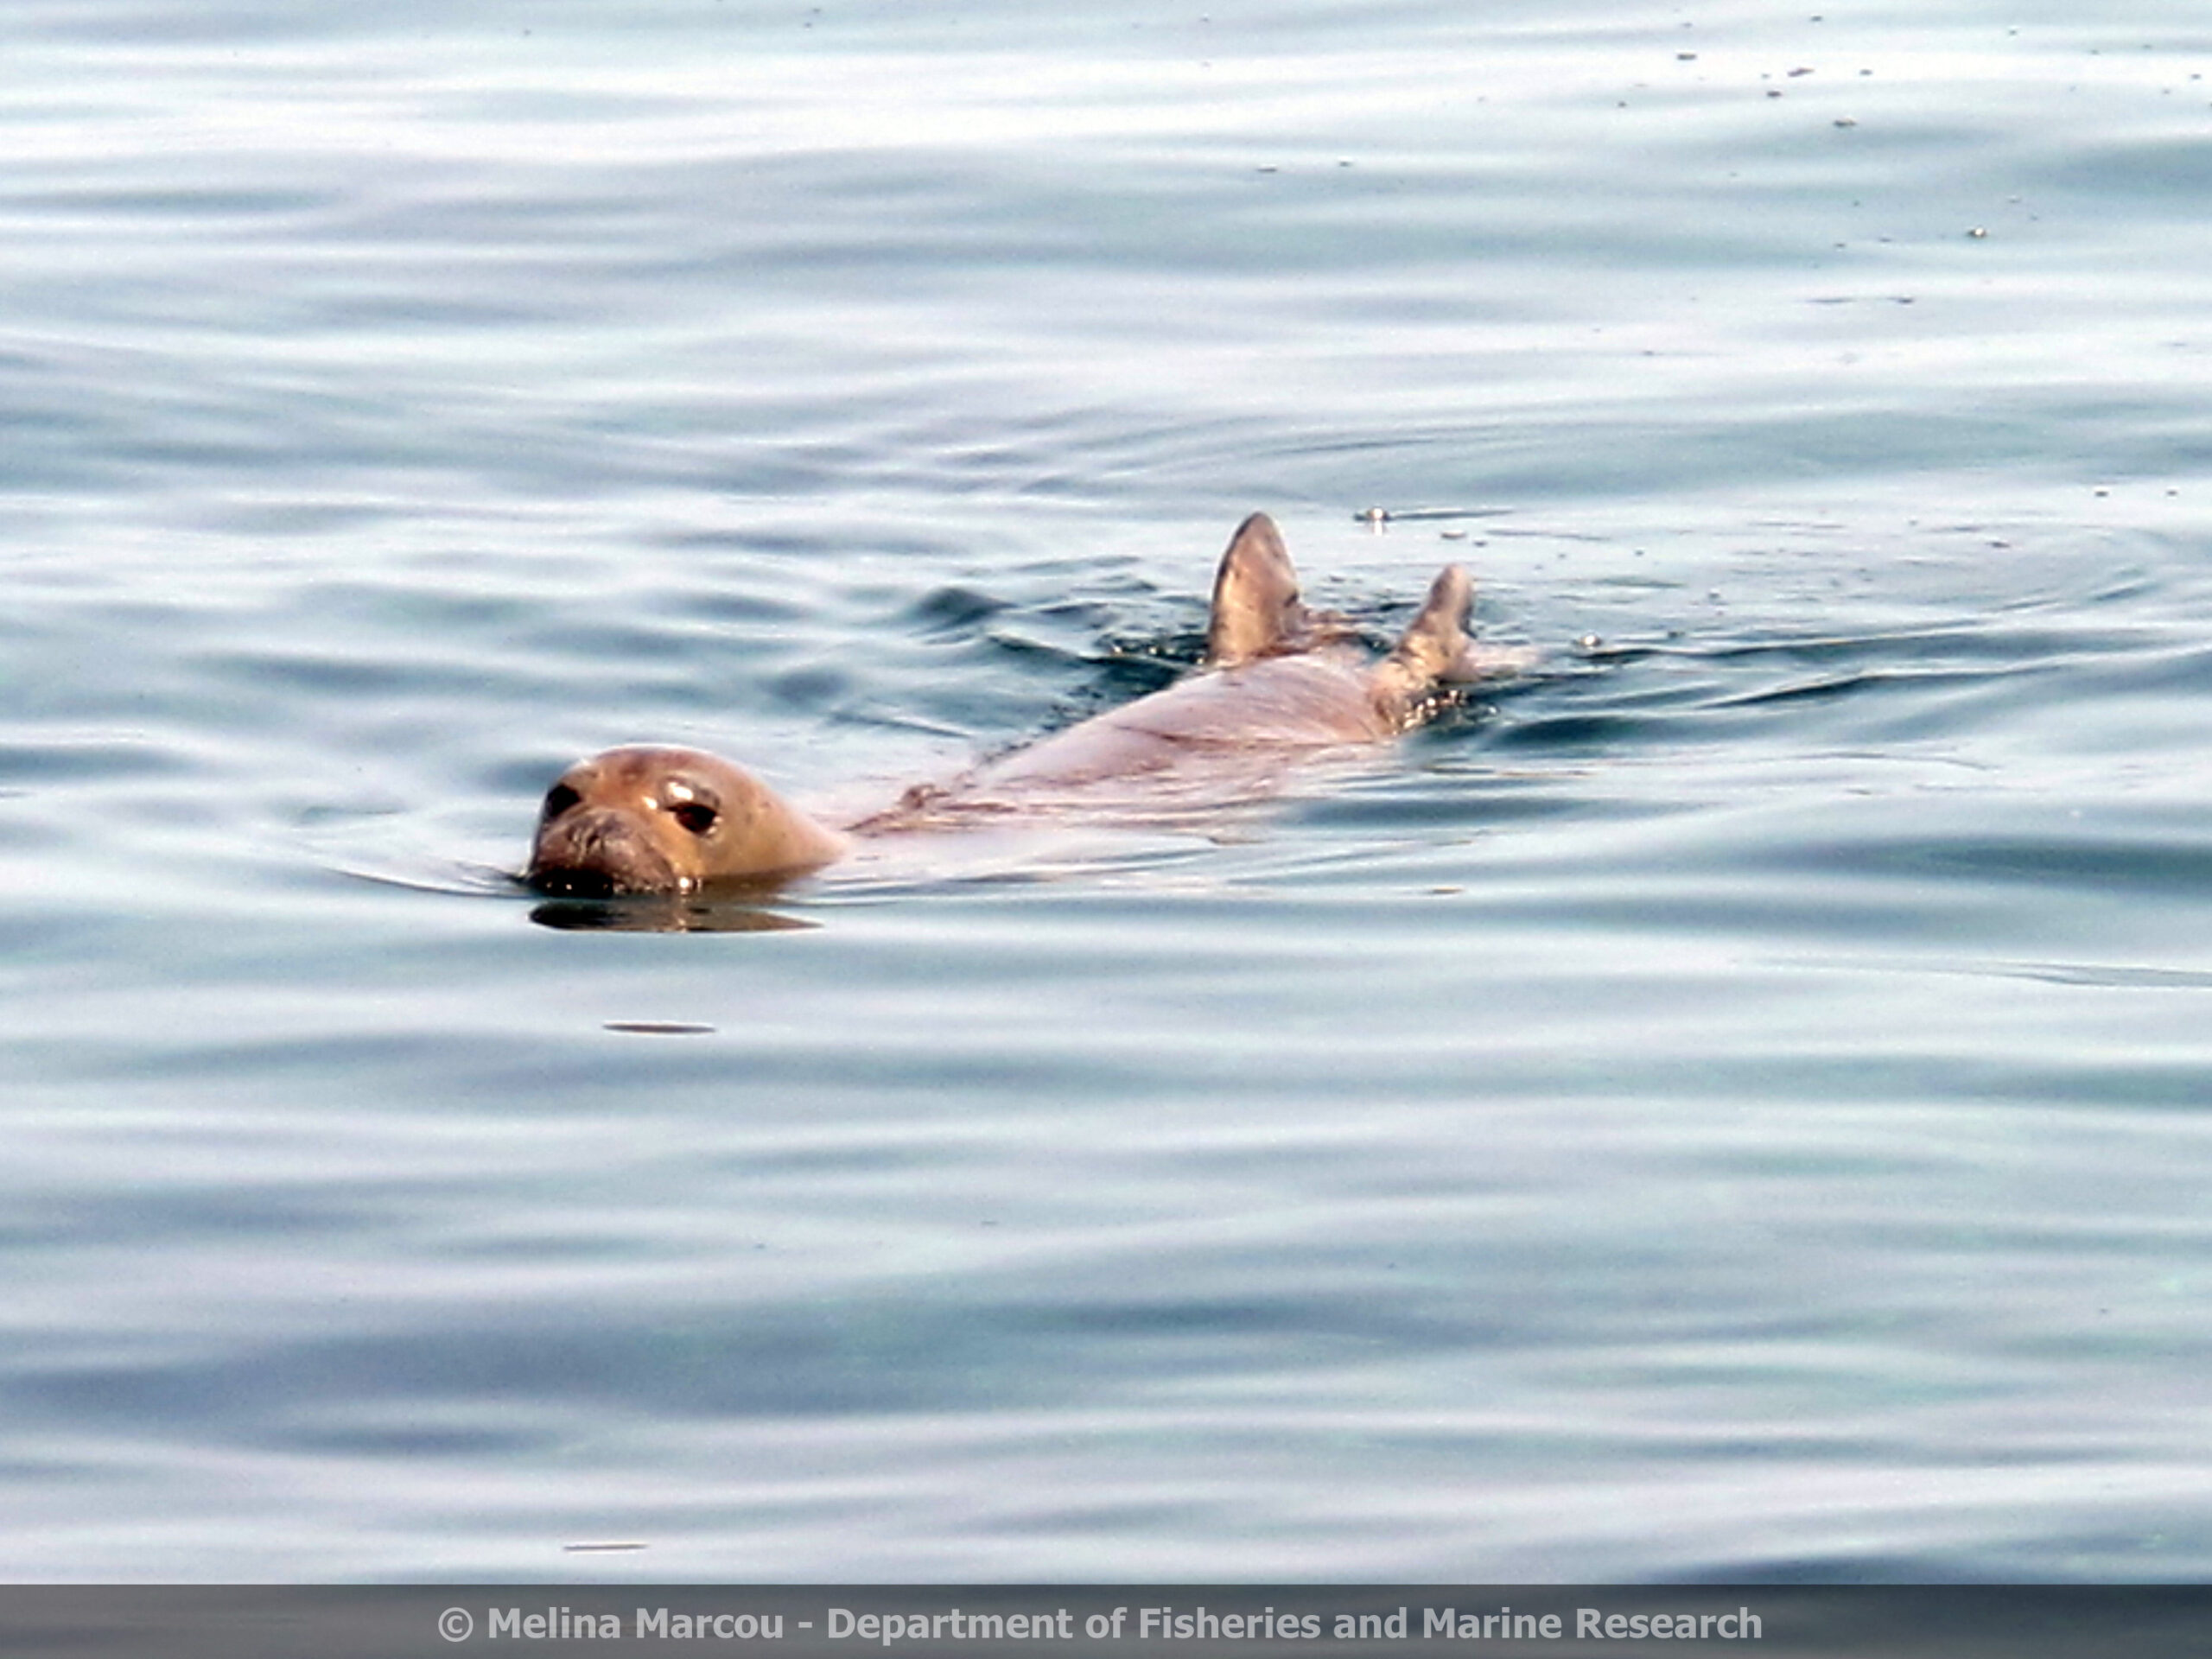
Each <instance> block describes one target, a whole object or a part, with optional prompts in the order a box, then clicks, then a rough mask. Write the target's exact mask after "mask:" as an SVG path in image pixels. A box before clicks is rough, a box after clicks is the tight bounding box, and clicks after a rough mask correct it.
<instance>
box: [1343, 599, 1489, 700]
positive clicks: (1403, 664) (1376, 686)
mask: <svg viewBox="0 0 2212 1659" xmlns="http://www.w3.org/2000/svg"><path fill="white" fill-rule="evenodd" d="M1474 597H1475V584H1474V581H1473V579H1472V578H1471V577H1470V576H1469V575H1467V573H1466V572H1465V570H1463V569H1460V568H1459V566H1458V565H1456V564H1447V565H1446V566H1445V567H1444V569H1441V570H1440V571H1438V572H1437V573H1436V580H1435V581H1434V582H1431V583H1429V585H1428V597H1427V599H1425V600H1424V601H1421V613H1420V614H1419V615H1417V616H1415V617H1414V620H1413V621H1412V623H1411V624H1409V625H1408V627H1407V629H1406V631H1405V633H1404V634H1403V635H1402V637H1401V638H1400V639H1399V640H1398V643H1397V645H1396V647H1395V649H1394V650H1393V651H1392V652H1390V654H1389V656H1388V657H1386V658H1383V660H1382V661H1381V662H1379V663H1377V664H1376V665H1375V674H1374V677H1373V679H1372V680H1371V681H1370V685H1371V687H1372V689H1373V691H1374V694H1375V701H1376V706H1377V707H1379V708H1381V709H1383V711H1384V713H1385V714H1387V715H1389V717H1390V718H1391V719H1393V720H1404V719H1405V718H1407V717H1408V715H1411V714H1412V713H1413V712H1414V709H1415V706H1416V705H1417V704H1418V703H1419V702H1420V701H1421V698H1423V697H1424V696H1427V695H1428V693H1429V692H1430V691H1431V690H1433V689H1434V688H1435V687H1436V686H1437V685H1439V684H1440V683H1444V682H1446V681H1449V680H1459V679H1474V678H1478V677H1480V676H1481V674H1482V672H1483V670H1482V668H1481V666H1480V664H1479V658H1478V657H1477V655H1476V652H1475V647H1474V644H1473V642H1472V641H1471V640H1470V639H1468V638H1467V609H1468V607H1469V606H1470V605H1471V604H1472V603H1473V602H1474Z"/></svg>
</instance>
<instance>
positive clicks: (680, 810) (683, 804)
mask: <svg viewBox="0 0 2212 1659" xmlns="http://www.w3.org/2000/svg"><path fill="white" fill-rule="evenodd" d="M668 813H669V816H670V817H672V818H674V819H675V820H676V821H677V823H680V824H682V825H683V827H684V828H685V829H689V830H690V832H691V833H692V834H693V835H695V836H703V835H705V834H706V833H707V831H708V830H709V829H713V828H714V827H715V809H714V808H713V807H711V806H709V805H708V804H706V803H705V802H704V801H678V802H677V804H675V805H674V806H671V807H670V808H669V809H668Z"/></svg>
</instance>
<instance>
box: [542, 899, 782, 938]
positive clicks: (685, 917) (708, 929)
mask: <svg viewBox="0 0 2212 1659" xmlns="http://www.w3.org/2000/svg"><path fill="white" fill-rule="evenodd" d="M530 919H531V921H533V922H536V923H537V925H539V926H540V927H550V928H554V929H556V930H557V931H561V932H563V933H790V932H797V931H803V930H806V929H811V928H817V927H819V926H821V925H822V924H821V923H819V922H815V921H809V920H808V919H807V918H804V917H803V916H791V915H787V914H785V912H782V911H776V910H768V909H765V908H763V907H762V906H761V905H760V903H759V901H758V899H735V898H730V899H716V898H699V897H696V896H694V897H690V898H677V897H672V896H665V895H658V894H656V895H651V896H646V897H631V898H622V899H547V900H545V901H544V902H543V904H539V905H535V906H531V912H530Z"/></svg>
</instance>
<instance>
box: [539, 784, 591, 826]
mask: <svg viewBox="0 0 2212 1659" xmlns="http://www.w3.org/2000/svg"><path fill="white" fill-rule="evenodd" d="M582 799H583V797H582V796H581V795H579V794H577V793H576V791H575V790H573V789H571V788H569V785H566V784H556V785H553V787H552V788H550V789H549V790H547V791H545V817H546V818H547V820H548V821H549V822H550V820H552V819H554V818H557V817H560V816H561V815H562V814H563V812H566V811H567V810H569V808H571V807H573V806H574V805H575V804H576V803H577V802H578V801H581V800H582Z"/></svg>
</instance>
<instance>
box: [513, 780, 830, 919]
mask: <svg viewBox="0 0 2212 1659" xmlns="http://www.w3.org/2000/svg"><path fill="white" fill-rule="evenodd" d="M843 851H844V841H843V838H842V837H841V836H837V835H836V834H834V833H833V832H831V831H830V830H828V829H823V827H822V826H821V825H820V824H818V823H815V822H814V821H813V820H812V819H810V818H809V817H806V816H805V815H804V814H803V813H801V812H800V811H798V810H797V809H796V808H795V807H792V806H791V805H790V804H788V803H786V802H785V801H784V800H783V799H782V798H779V796H778V795H776V794H775V792H774V791H772V790H771V789H769V787H768V786H767V785H766V784H764V783H762V782H761V781H760V779H757V778H755V777H753V775H752V774H751V773H750V772H745V771H742V770H741V769H740V768H738V767H736V766H732V765H730V763H729V762H728V761H727V760H721V758H719V757H718V756H715V755H711V754H708V753H703V752H702V751H701V750H698V749H665V748H625V749H609V750H608V751H607V753H604V754H598V755H594V756H593V757H592V758H591V759H590V760H579V761H578V762H577V763H576V764H575V766H570V767H569V769H568V771H566V772H563V773H562V774H561V777H560V779H559V780H558V781H557V782H556V783H555V784H554V785H553V787H552V788H550V789H549V790H548V791H545V804H544V806H543V809H542V810H540V812H539V814H538V819H537V840H536V841H535V842H533V843H532V845H531V851H530V868H529V870H528V872H527V873H526V874H525V877H524V879H525V880H528V881H529V883H530V885H531V886H532V887H536V888H537V890H538V891H539V892H541V893H556V894H563V895H574V896H578V897H584V898H607V897H610V896H613V895H615V894H620V893H694V892H696V891H697V890H698V889H699V888H701V887H705V886H706V885H707V884H708V883H709V882H714V881H725V880H729V881H738V880H759V881H767V880H779V879H781V878H784V877H787V876H792V875H798V874H802V873H804V872H805V871H807V870H811V869H816V868H819V867H821V866H822V865H824V864H827V863H829V862H830V861H832V860H833V859H835V858H836V857H837V856H838V855H840V854H841V853H842V852H843Z"/></svg>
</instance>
